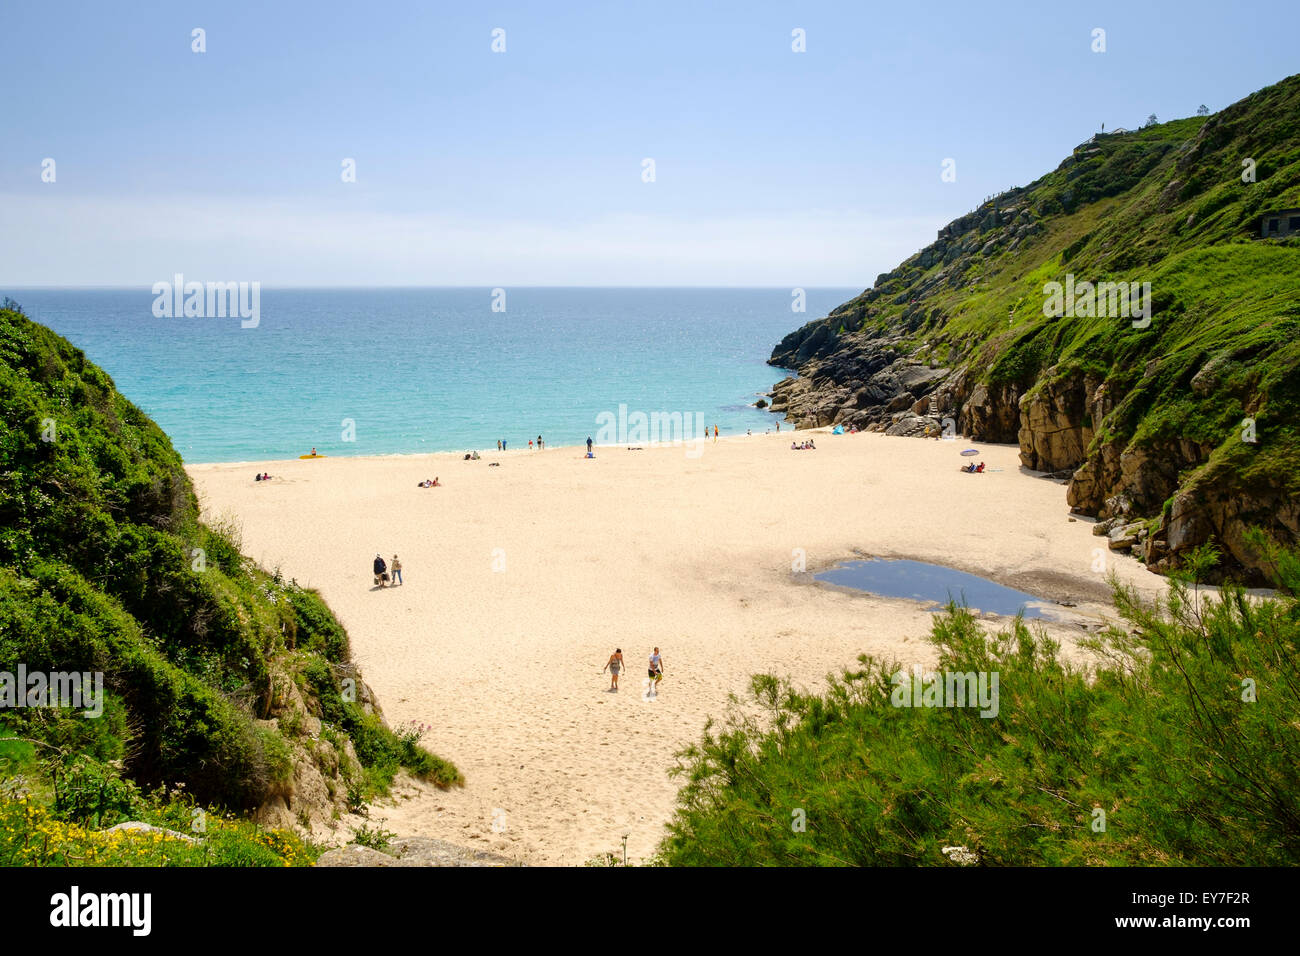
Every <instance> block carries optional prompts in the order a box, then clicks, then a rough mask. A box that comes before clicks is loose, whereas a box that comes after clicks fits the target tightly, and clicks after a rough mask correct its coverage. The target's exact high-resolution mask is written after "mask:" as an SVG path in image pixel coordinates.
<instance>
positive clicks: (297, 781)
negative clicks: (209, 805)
mask: <svg viewBox="0 0 1300 956" xmlns="http://www.w3.org/2000/svg"><path fill="white" fill-rule="evenodd" d="M335 669H336V671H337V673H338V675H339V677H340V679H350V680H352V681H353V682H354V683H353V685H352V686H354V687H355V688H356V702H357V704H358V705H359V706H360V707H361V709H362V710H363V711H365V712H366V713H368V714H374V715H375V716H377V717H379V718H380V719H381V720H382V719H383V713H382V711H381V710H380V708H379V703H378V701H377V700H376V699H375V695H374V691H373V690H371V688H370V686H369V685H368V684H366V682H365V681H364V680H362V678H361V671H360V670H359V669H358V668H357V666H356V664H354V663H352V662H350V661H349V662H346V663H343V664H339V665H335ZM294 678H295V675H294V674H293V673H292V672H291V671H283V670H282V671H280V672H277V673H275V674H274V676H273V681H272V687H273V692H272V699H271V705H270V713H271V716H270V718H269V719H267V720H262V721H257V723H259V724H263V725H266V726H269V727H274V728H275V729H277V730H278V731H279V732H280V733H281V734H282V735H283V737H284V738H285V740H286V741H288V743H289V746H290V751H291V752H290V759H291V760H292V761H293V775H292V778H291V779H290V781H289V784H288V786H287V787H286V788H285V789H284V792H282V793H279V794H276V795H274V796H272V797H271V798H270V799H268V800H266V801H265V802H264V803H263V804H262V805H261V806H260V807H258V808H257V810H256V811H255V812H254V814H253V818H254V819H255V820H256V821H257V822H258V823H261V824H262V825H264V826H269V827H281V828H286V829H292V828H294V827H297V826H301V827H305V828H308V829H310V828H312V827H313V826H324V827H332V826H334V821H335V820H337V819H338V817H340V816H341V815H343V814H345V813H347V812H348V811H349V794H348V792H347V786H346V784H347V782H348V781H354V780H359V779H360V778H361V777H362V776H363V775H364V771H363V770H362V768H361V762H360V761H359V760H358V759H357V754H356V750H355V748H354V747H353V745H352V741H351V740H349V739H348V738H346V737H343V738H341V739H342V743H341V746H340V745H337V744H335V743H333V742H331V740H329V739H326V738H325V737H322V736H321V730H322V725H321V720H320V713H321V709H320V704H319V702H318V701H316V700H314V699H312V698H311V697H310V696H308V695H306V694H304V693H303V691H302V689H301V688H300V687H299V686H298V681H297V680H295V679H294ZM340 784H343V785H340Z"/></svg>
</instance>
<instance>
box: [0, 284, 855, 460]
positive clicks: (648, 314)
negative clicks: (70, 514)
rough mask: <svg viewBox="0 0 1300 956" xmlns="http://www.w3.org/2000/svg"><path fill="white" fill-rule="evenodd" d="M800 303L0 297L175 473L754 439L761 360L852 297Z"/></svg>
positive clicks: (361, 295) (460, 296)
mask: <svg viewBox="0 0 1300 956" xmlns="http://www.w3.org/2000/svg"><path fill="white" fill-rule="evenodd" d="M805 292H806V296H807V300H806V311H805V312H803V313H796V312H793V311H792V309H791V290H790V289H788V288H773V289H700V288H682V289H662V288H656V289H611V288H585V289H564V288H507V289H506V290H505V300H504V305H505V311H493V309H492V305H493V301H494V299H493V290H491V289H486V288H481V289H480V288H474V289H453V288H434V289H262V290H261V296H260V310H259V311H260V318H259V323H258V325H257V327H256V328H242V327H241V322H240V319H239V318H157V317H155V315H154V309H153V306H154V301H155V296H154V295H153V293H152V291H151V290H150V289H147V288H141V289H138V290H133V289H7V290H3V289H0V294H4V295H8V296H10V297H12V298H13V299H15V300H16V301H17V302H19V303H20V304H21V305H22V306H23V308H24V310H25V311H26V312H27V314H28V315H30V316H31V317H32V318H33V319H35V320H36V321H38V322H41V323H42V324H44V325H47V326H49V327H50V328H52V329H54V331H56V332H58V333H59V334H60V335H63V336H65V337H66V338H68V339H69V340H70V341H72V342H73V343H74V344H75V345H77V346H78V347H79V348H81V349H82V350H83V351H84V352H85V353H86V355H87V357H88V358H89V359H90V360H91V361H93V362H95V363H96V364H98V365H99V366H101V367H102V368H104V369H105V370H106V371H107V372H108V373H109V374H110V375H112V376H113V379H114V381H115V382H116V384H117V387H118V389H119V390H120V391H121V392H122V393H123V394H125V395H126V396H127V397H128V398H129V399H131V400H132V401H133V402H135V403H136V404H137V405H139V406H140V407H141V408H142V409H144V410H145V411H146V412H147V413H148V414H149V415H150V416H151V417H152V418H153V419H154V420H155V421H157V422H158V424H159V425H161V426H162V428H163V429H164V430H165V431H166V432H167V434H168V435H170V436H171V439H172V442H173V444H174V445H175V446H176V448H177V450H178V451H179V452H180V453H181V455H182V456H183V457H184V458H185V460H186V461H188V462H222V461H255V460H260V459H274V458H291V457H296V456H297V455H301V454H306V453H307V452H309V451H310V450H311V449H312V448H313V447H315V448H316V450H317V451H318V452H320V453H321V454H325V455H387V454H415V453H419V452H429V451H462V450H468V449H472V448H477V449H485V448H495V447H496V442H497V439H505V440H506V441H507V442H508V443H509V447H510V448H527V447H528V439H529V438H530V437H531V438H533V439H536V437H537V436H538V435H539V434H540V435H542V436H543V437H544V438H545V439H546V442H547V444H548V445H556V446H559V445H578V444H581V443H583V442H585V441H586V439H587V437H588V436H592V437H595V436H596V433H597V430H598V424H599V422H600V421H601V420H602V419H601V418H600V416H601V415H602V413H605V415H606V416H609V415H618V414H619V409H620V406H621V405H625V406H627V410H628V413H629V414H631V413H635V412H637V411H640V412H643V413H645V414H647V415H649V414H650V413H653V412H667V413H673V412H680V413H687V412H689V413H691V414H692V415H694V416H698V415H703V416H704V419H705V421H706V422H707V423H708V424H710V425H712V424H715V423H716V424H717V426H718V427H719V429H720V430H721V432H722V434H724V435H725V434H737V433H739V434H744V432H745V431H746V430H747V429H753V430H754V431H763V430H766V429H768V428H772V427H774V424H775V419H774V416H773V415H771V414H770V413H768V412H765V411H759V410H757V409H755V408H753V407H752V403H753V402H754V401H756V400H757V399H758V398H759V396H760V395H761V394H762V393H764V392H766V391H767V390H768V389H770V388H771V386H772V385H773V383H775V382H776V381H777V380H778V379H780V378H781V377H782V376H783V375H784V374H786V373H785V372H783V371H782V370H780V369H776V368H772V367H771V366H769V365H767V364H766V359H767V357H768V356H769V355H770V354H771V350H772V346H773V345H775V344H776V343H777V342H778V341H780V339H781V338H782V337H783V336H785V335H786V334H787V333H788V332H790V331H792V330H793V329H796V328H798V327H799V326H800V325H802V324H803V323H805V322H807V321H809V320H811V319H814V318H818V317H820V316H823V315H825V314H826V313H827V312H828V311H830V310H831V309H832V308H834V307H835V306H837V305H839V304H840V303H842V302H845V301H847V300H848V299H850V298H852V297H853V296H855V295H857V294H858V293H859V292H861V289H807V290H805ZM497 301H500V300H499V298H498V300H497ZM347 420H350V421H351V422H352V423H353V424H352V426H351V428H350V429H349V427H348V425H347V424H346V421H347ZM349 432H350V433H351V435H352V440H347V436H348V434H349Z"/></svg>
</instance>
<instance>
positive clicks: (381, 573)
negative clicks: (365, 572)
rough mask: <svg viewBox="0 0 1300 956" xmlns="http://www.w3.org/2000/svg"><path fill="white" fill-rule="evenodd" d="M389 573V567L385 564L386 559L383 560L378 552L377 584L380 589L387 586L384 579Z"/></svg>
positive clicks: (376, 560)
mask: <svg viewBox="0 0 1300 956" xmlns="http://www.w3.org/2000/svg"><path fill="white" fill-rule="evenodd" d="M387 572H388V565H386V564H384V559H383V558H381V557H380V556H379V552H378V551H376V552H375V584H377V585H379V587H381V588H382V587H385V586H386V585H385V584H384V577H385V575H386V574H387Z"/></svg>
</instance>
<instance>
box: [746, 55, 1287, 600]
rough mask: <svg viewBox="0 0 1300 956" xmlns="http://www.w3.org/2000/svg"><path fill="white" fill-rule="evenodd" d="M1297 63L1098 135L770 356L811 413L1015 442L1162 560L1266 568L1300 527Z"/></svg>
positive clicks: (906, 430) (1247, 571) (1127, 539)
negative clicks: (1254, 82)
mask: <svg viewBox="0 0 1300 956" xmlns="http://www.w3.org/2000/svg"><path fill="white" fill-rule="evenodd" d="M1296 207H1300V76H1295V77H1290V78H1289V79H1287V80H1284V81H1283V82H1281V83H1279V84H1277V85H1275V86H1271V87H1268V88H1266V89H1264V90H1261V91H1259V92H1258V93H1255V94H1253V95H1251V96H1249V97H1247V98H1246V99H1244V100H1242V101H1240V102H1238V103H1235V104H1233V105H1232V106H1230V107H1228V108H1227V109H1225V110H1223V111H1222V112H1220V113H1217V114H1215V115H1212V116H1209V117H1203V118H1202V117H1197V118H1192V119H1185V120H1176V121H1174V122H1171V123H1165V124H1160V125H1153V126H1149V127H1145V128H1143V129H1141V130H1138V131H1136V132H1121V133H1116V134H1110V135H1097V136H1094V137H1092V138H1091V139H1090V140H1088V141H1087V142H1085V143H1083V144H1081V145H1080V146H1079V147H1077V148H1076V149H1075V150H1074V153H1073V155H1071V156H1070V157H1068V158H1067V159H1066V160H1065V161H1064V162H1063V163H1061V165H1060V166H1059V167H1058V168H1057V169H1055V170H1054V171H1052V172H1051V173H1049V174H1048V175H1046V176H1044V177H1042V178H1041V179H1039V180H1037V181H1036V182H1034V183H1031V184H1030V185H1028V186H1025V187H1020V188H1016V189H1012V190H1009V191H1007V192H1005V193H1003V194H1001V195H999V196H997V197H995V198H994V199H991V200H989V201H988V202H986V203H984V204H983V205H981V206H980V207H979V208H978V209H976V210H974V211H973V212H970V213H968V214H967V215H964V216H962V217H961V218H959V219H956V220H954V221H953V222H951V223H949V224H948V225H947V226H945V227H944V228H943V229H941V230H940V231H939V234H938V237H937V238H936V240H935V242H933V243H932V244H930V245H929V246H927V247H926V248H924V249H922V250H921V251H919V252H918V253H916V254H915V255H913V256H912V257H910V258H909V259H907V260H906V261H905V262H903V263H902V264H901V265H900V266H898V268H896V269H894V270H893V271H891V272H887V273H885V274H883V275H880V276H878V277H877V279H876V281H875V283H874V284H873V285H872V287H871V288H870V289H868V290H867V291H865V292H863V293H862V295H860V296H858V297H857V298H855V299H853V300H852V301H850V302H847V303H845V304H843V305H841V306H840V307H838V308H837V309H835V310H834V311H832V312H831V314H830V315H828V316H827V317H825V318H822V319H818V320H816V321H814V322H810V323H808V324H807V325H805V326H804V327H803V328H800V329H798V330H796V331H794V332H792V333H790V334H789V335H787V336H786V337H785V338H784V339H783V340H782V341H781V342H780V343H779V344H778V345H777V346H776V348H775V349H774V350H773V352H772V356H771V358H770V360H769V361H770V363H771V364H772V365H775V366H779V367H781V368H789V369H796V370H797V371H798V375H797V376H792V377H789V378H786V379H784V380H782V381H781V382H778V383H777V384H776V386H775V388H774V389H773V392H772V410H773V411H774V412H777V413H781V414H784V415H785V416H786V417H788V418H789V419H792V420H793V421H794V422H795V423H796V424H797V425H798V426H800V427H815V426H822V425H830V424H839V423H842V424H845V425H856V426H858V427H859V428H865V429H871V430H877V431H884V432H886V433H887V434H891V435H904V436H906V435H923V434H925V433H926V431H927V429H928V430H929V431H930V432H931V433H932V434H940V433H947V434H950V435H957V434H960V435H963V436H966V437H968V438H969V439H971V440H980V441H988V442H1017V443H1019V445H1020V454H1021V461H1022V462H1023V464H1024V466H1025V467H1026V468H1027V469H1031V470H1033V471H1036V472H1043V473H1049V474H1054V475H1057V476H1059V477H1062V478H1065V479H1068V482H1069V488H1068V492H1067V497H1068V502H1069V504H1070V506H1071V507H1072V508H1073V509H1074V510H1075V511H1076V512H1077V513H1080V514H1086V515H1095V516H1097V517H1098V518H1100V519H1103V521H1104V522H1105V523H1104V524H1103V525H1102V529H1103V530H1105V531H1107V532H1108V533H1109V534H1110V535H1111V546H1112V547H1118V548H1133V550H1134V553H1135V554H1137V555H1138V556H1139V557H1141V558H1143V559H1144V560H1146V561H1147V562H1148V563H1149V564H1150V566H1151V567H1152V568H1153V569H1155V570H1158V571H1167V570H1170V569H1172V568H1174V567H1177V566H1178V565H1179V562H1180V561H1181V560H1182V559H1183V558H1185V557H1186V555H1187V554H1188V552H1189V551H1191V550H1192V549H1194V548H1196V547H1198V546H1200V545H1203V544H1212V545H1214V546H1215V547H1217V548H1218V550H1219V551H1220V554H1221V558H1220V564H1219V567H1218V569H1217V574H1218V575H1219V576H1220V577H1237V578H1240V579H1244V580H1246V581H1249V582H1252V583H1253V582H1256V581H1259V580H1261V579H1262V570H1263V568H1264V562H1265V561H1266V560H1267V558H1266V557H1264V555H1263V554H1262V553H1261V552H1260V551H1259V550H1258V549H1257V548H1255V547H1253V546H1252V545H1251V544H1250V543H1249V542H1248V541H1247V533H1248V530H1249V529H1250V528H1259V529H1262V531H1263V532H1264V533H1265V534H1266V535H1268V536H1269V537H1270V538H1272V539H1273V540H1274V541H1276V542H1278V543H1281V544H1285V545H1288V546H1295V545H1297V544H1298V543H1300V432H1297V426H1296V421H1297V414H1296V413H1297V412H1298V411H1300V345H1298V344H1297V332H1300V236H1292V237H1290V238H1271V237H1270V235H1269V233H1268V230H1267V229H1265V230H1264V233H1263V235H1262V236H1261V229H1260V221H1261V218H1262V217H1265V215H1266V214H1268V213H1273V212H1278V211H1281V210H1286V209H1295V208H1296Z"/></svg>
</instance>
